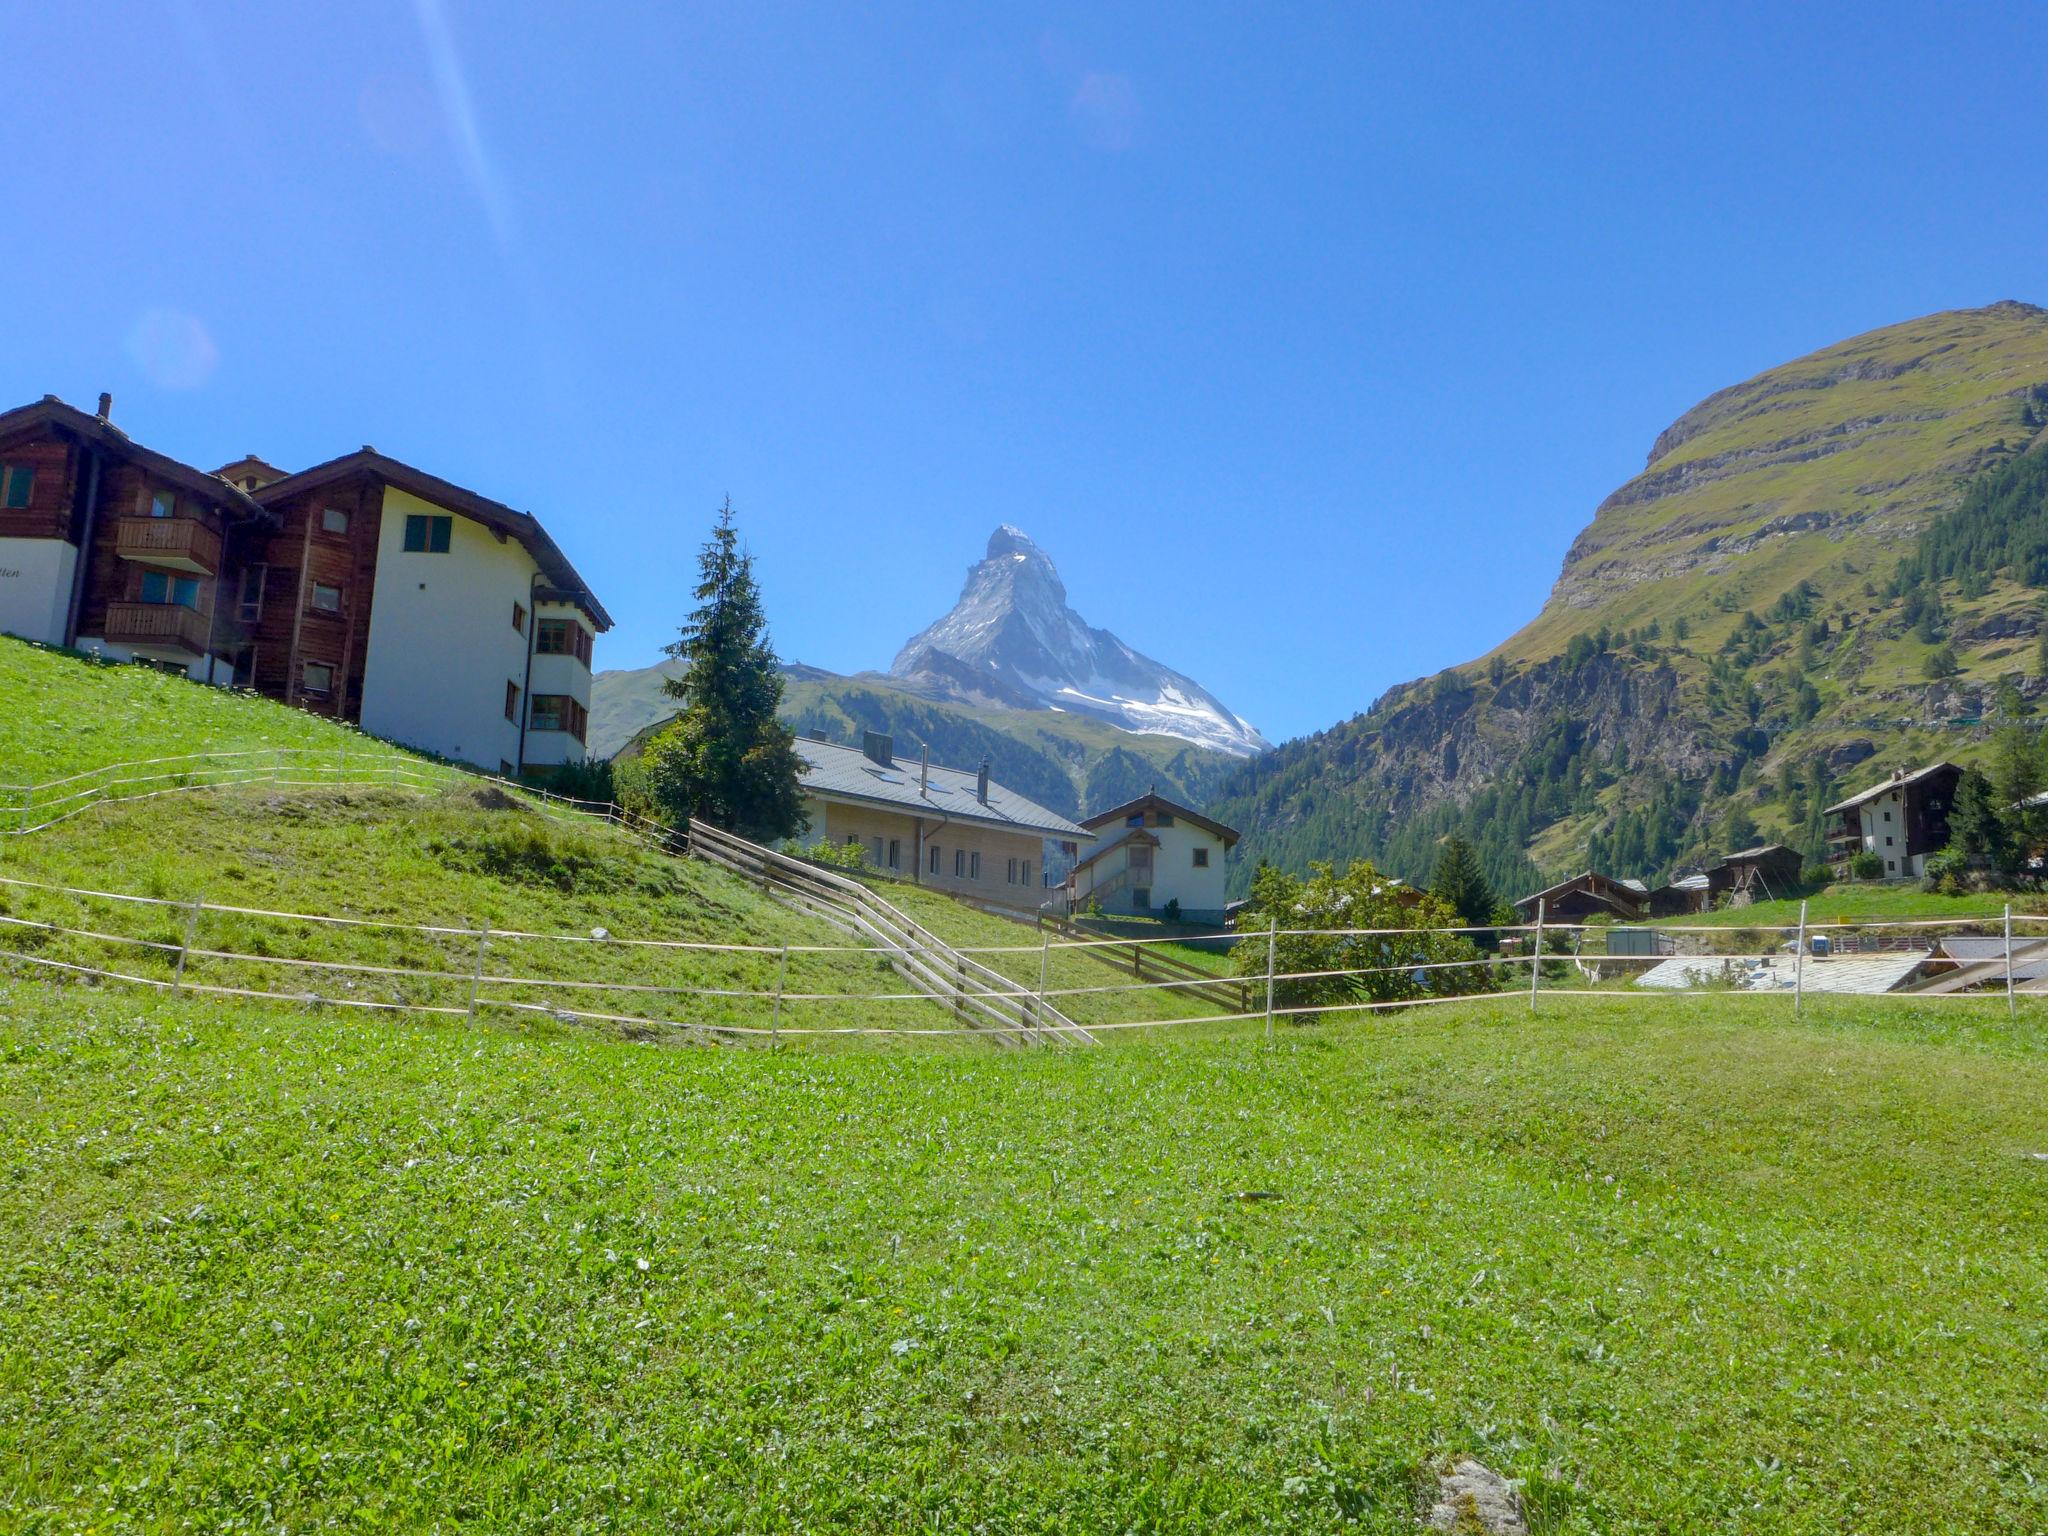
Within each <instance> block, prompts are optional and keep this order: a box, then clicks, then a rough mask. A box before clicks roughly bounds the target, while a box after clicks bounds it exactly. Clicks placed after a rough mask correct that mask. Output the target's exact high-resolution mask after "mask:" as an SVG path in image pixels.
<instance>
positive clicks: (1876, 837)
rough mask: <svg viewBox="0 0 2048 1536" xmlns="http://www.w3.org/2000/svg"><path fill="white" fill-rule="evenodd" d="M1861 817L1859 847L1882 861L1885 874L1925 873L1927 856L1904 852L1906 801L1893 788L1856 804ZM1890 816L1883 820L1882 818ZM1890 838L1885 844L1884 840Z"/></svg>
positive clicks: (1916, 874)
mask: <svg viewBox="0 0 2048 1536" xmlns="http://www.w3.org/2000/svg"><path fill="white" fill-rule="evenodd" d="M1858 814H1859V815H1860V817H1861V820H1862V832H1863V847H1864V849H1865V851H1867V852H1870V853H1874V854H1876V855H1877V856H1878V857H1879V858H1881V859H1883V860H1884V872H1885V873H1886V874H1887V875H1915V876H1918V875H1924V874H1926V873H1927V856H1926V855H1925V854H1924V853H1916V854H1913V855H1911V856H1908V855H1907V853H1906V801H1905V797H1904V795H1902V794H1901V793H1900V792H1899V791H1898V790H1896V789H1890V790H1886V791H1885V792H1884V793H1883V794H1881V795H1879V796H1877V797H1876V798H1875V799H1873V800H1867V801H1865V802H1864V803H1863V804H1862V805H1861V806H1860V807H1858ZM1887 816H1889V817H1890V818H1891V819H1890V820H1889V821H1887V820H1886V819H1885V818H1886V817H1887ZM1886 838H1890V839H1891V840H1892V842H1891V846H1890V847H1886V846H1885V841H1884V840H1885V839H1886Z"/></svg>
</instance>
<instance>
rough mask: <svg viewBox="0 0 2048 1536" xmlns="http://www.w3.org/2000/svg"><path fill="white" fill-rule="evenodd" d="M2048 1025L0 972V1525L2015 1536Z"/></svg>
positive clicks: (1851, 1009)
mask: <svg viewBox="0 0 2048 1536" xmlns="http://www.w3.org/2000/svg"><path fill="white" fill-rule="evenodd" d="M2041 1022H2042V1021H2041V1016H2040V1015H2039V1013H2038V1012H2036V1011H2035V1010H2034V1009H2033V1008H2032V1007H2029V1009H2028V1010H2027V1011H2026V1012H2025V1013H2024V1014H2023V1016H2022V1019H2021V1021H2020V1023H2019V1024H2018V1025H2017V1026H2012V1025H2008V1024H2007V1023H2006V1022H2005V1019H2004V1015H2003V1008H2002V1004H2001V1005H1991V1006H1989V1007H1986V1006H1980V1005H1977V1004H1971V1003H1964V1004H1949V1005H1943V1006H1939V1007H1936V1006H1930V1005H1913V1004H1907V1005H1903V1006H1883V1005H1878V1004H1873V1003H1864V1004H1859V1005H1849V1004H1846V1003H1841V1002H1833V1001H1829V1002H1810V1003H1809V1006H1808V1010H1807V1018H1806V1022H1805V1024H1804V1025H1803V1026H1801V1025H1799V1024H1795V1023H1794V1021H1793V1020H1792V1019H1791V1016H1790V1013H1789V1008H1788V1007H1786V1006H1779V1005H1777V1004H1774V1003H1771V1002H1766V1001H1756V1000H1752V1001H1751V1002H1750V1003H1748V1004H1747V1005H1746V1006H1744V1007H1742V1008H1741V1009H1740V1011H1737V1010H1735V1009H1733V1008H1729V1007H1727V1006H1726V1004H1725V1002H1719V1001H1717V1000H1714V999H1694V1000H1685V1001H1671V1002H1666V1003H1662V1004H1659V1005H1655V1006H1651V1005H1646V1004H1645V1003H1643V1002H1641V1001H1640V1000H1635V1001H1630V1002H1626V1003H1607V1002H1604V1001H1600V1002H1582V1003H1581V1002H1573V1003H1567V1002H1563V1001H1556V1000H1553V1001H1552V1002H1549V1003H1546V1004H1545V1005H1544V1008H1543V1011H1542V1012H1541V1013H1540V1014H1538V1015H1537V1016H1536V1017H1535V1018H1533V1019H1531V1018H1530V1017H1529V1016H1528V1015H1527V1014H1525V1013H1522V1012H1520V1011H1519V1010H1518V1009H1517V1008H1516V1007H1515V1006H1514V1005H1512V1004H1509V1003H1506V1002H1495V1003H1491V1004H1483V1005H1458V1006H1455V1007H1449V1008H1444V1009H1438V1010H1427V1011H1423V1012H1419V1013H1416V1014H1411V1015H1406V1016H1403V1017H1402V1018H1401V1019H1400V1021H1399V1022H1398V1023H1392V1022H1390V1021H1378V1022H1375V1023H1372V1024H1368V1025H1362V1026H1339V1025H1328V1024H1326V1025H1322V1026H1319V1027H1310V1028H1289V1029H1286V1030H1284V1031H1283V1034H1282V1040H1281V1043H1280V1045H1279V1047H1278V1048H1277V1049H1275V1050H1270V1051H1269V1050H1267V1049H1265V1048H1263V1047H1262V1046H1261V1045H1260V1044H1258V1043H1257V1041H1256V1038H1255V1037H1254V1038H1251V1039H1247V1038H1242V1037H1240V1038H1236V1039H1217V1038H1203V1037H1198V1036H1184V1035H1171V1036H1166V1037H1159V1036H1146V1037H1144V1038H1143V1039H1138V1038H1134V1037H1132V1036H1119V1037H1117V1038H1116V1039H1115V1040H1114V1041H1112V1042H1111V1043H1110V1044H1108V1045H1106V1046H1105V1047H1104V1048H1102V1049H1100V1050H1095V1051H1058V1052H1009V1053H1000V1054H997V1053H980V1054H976V1055H972V1056H953V1057H945V1056H939V1055H934V1054H931V1053H927V1052H923V1051H895V1052H887V1053H853V1054H841V1055H835V1056H818V1055H810V1054H783V1055H779V1056H778V1055H773V1054H769V1053H760V1052H731V1051H662V1050H651V1049H648V1048H646V1047H644V1046H640V1045H636V1044H633V1043H630V1042H624V1041H619V1040H615V1039H609V1038H605V1037H602V1036H598V1035H594V1034H591V1033H589V1032H586V1031H580V1030H557V1029H551V1028H548V1027H545V1026H539V1027H534V1028H529V1029H522V1030H503V1029H474V1030H472V1029H465V1028H462V1027H459V1026H448V1025H443V1024H440V1023H435V1022H431V1021H415V1020H411V1019H404V1018H399V1019H394V1020H392V1021H390V1022H388V1023H386V1024H384V1025H382V1026H380V1027H377V1028H365V1027H363V1025H362V1023H361V1021H360V1020H358V1019H356V1018H352V1017H344V1016H340V1015H338V1014H335V1013H333V1012H329V1011H313V1012H298V1011H294V1010H290V1009H285V1008H277V1007H270V1006H256V1005H242V1004H226V1005H222V1004H216V1003H213V1002H209V1001H205V1000H195V999H182V1000H181V999H173V998H166V997H156V996H150V997H141V996H137V995H135V994H132V993H127V992H111V991H97V990H90V989H79V988H52V987H47V986H42V985H38V984H34V983H31V982H23V981H5V980H0V1124H4V1126H5V1127H6V1134H5V1136H4V1137H0V1444H4V1445H5V1446H6V1447H7V1454H6V1455H5V1456H4V1457H0V1525H4V1526H6V1527H7V1528H9V1529H16V1530H31V1531H45V1530H47V1531H57V1530H85V1529H89V1528H90V1529H99V1530H150V1531H157V1530H164V1531H169V1530H178V1529H195V1530H232V1529H259V1528H260V1529H266V1530H274V1529H288V1530H296V1529H307V1528H316V1527H318V1528H336V1529H349V1530H372V1529H374V1530H379V1531H409V1530H430V1529H434V1530H448V1529H455V1528H468V1529H488V1530H492V1531H506V1532H516V1531H549V1532H556V1531H597V1530H647V1531H655V1530H661V1531H667V1530H692V1531H699V1530H703V1531H719V1530H725V1531H739V1530H746V1531H760V1530H824V1529H831V1530H846V1531H855V1532H890V1533H894V1532H900V1531H906V1530H943V1531H969V1530H976V1529H983V1530H990V1531H998V1530H999V1531H1004V1532H1039V1531H1044V1532H1053V1531H1059V1532H1078V1531H1098V1530H1107V1531H1126V1530H1140V1531H1147V1532H1178V1531H1187V1532H1196V1531H1200V1532H1212V1531H1226V1530H1229V1531H1235V1530H1253V1529H1260V1530H1296V1531H1327V1530H1334V1529H1356V1530H1364V1531H1382V1532H1395V1531H1409V1530H1413V1529H1415V1528H1416V1525H1415V1514H1414V1509H1415V1503H1414V1501H1415V1497H1416V1491H1417V1489H1418V1487H1419V1486H1421V1485H1422V1484H1424V1483H1425V1482H1426V1481H1427V1479H1428V1474H1429V1469H1430V1468H1431V1467H1432V1466H1433V1465H1435V1464H1436V1463H1437V1462H1438V1461H1439V1460H1440V1459H1441V1458H1444V1457H1446V1456H1453V1455H1465V1454H1473V1455H1477V1456H1480V1457H1481V1458H1483V1459H1484V1460H1485V1461H1487V1462H1488V1463H1490V1464H1492V1465H1493V1466H1495V1467H1497V1468H1498V1469H1499V1470H1501V1471H1502V1472H1504V1473H1506V1474H1509V1475H1511V1476H1515V1477H1519V1478H1523V1479H1526V1480H1527V1498H1528V1502H1529V1505H1530V1508H1531V1512H1532V1517H1533V1526H1534V1528H1535V1529H1537V1530H1539V1531H1543V1532H1546V1533H1552V1536H1555V1533H1595V1532H1597V1533H1601V1536H1622V1533H1650V1532H1667V1531H1709V1530H1713V1531H1723V1530H1741V1531H1744V1532H1751V1533H1771V1532H1817V1531H1835V1530H1869V1531H1888V1532H1945V1531H1960V1530H1970V1531H2011V1532H2023V1531H2033V1530H2037V1529H2039V1528H2040V1527H2041V1525H2042V1523H2043V1520H2044V1517H2048V1503H2044V1499H2048V1495H2044V1492H2043V1490H2044V1488H2048V1399H2044V1393H2043V1383H2044V1373H2043V1366H2042V1363H2041V1362H2042V1353H2043V1349H2044V1346H2048V1337H2044V1335H2043V1331H2042V1324H2041V1319H2042V1318H2043V1316H2044V1315H2048V1278H2044V1277H2048V1268H2044V1266H2043V1263H2042V1251H2041V1237H2040V1234H2041V1233H2042V1232H2043V1231H2044V1230H2048V1162H2043V1161H2042V1160H2040V1159H2039V1157H2038V1156H2037V1154H2038V1153H2040V1152H2042V1151H2048V1131H2044V1126H2043V1121H2042V1115H2041V1106H2042V1105H2043V1104H2044V1103H2048V1062H2044V1059H2043V1051H2042V1029H2041ZM1253 1193H1256V1194H1257V1195H1259V1196H1260V1198H1257V1199H1250V1198H1246V1196H1248V1195H1250V1194H1253Z"/></svg>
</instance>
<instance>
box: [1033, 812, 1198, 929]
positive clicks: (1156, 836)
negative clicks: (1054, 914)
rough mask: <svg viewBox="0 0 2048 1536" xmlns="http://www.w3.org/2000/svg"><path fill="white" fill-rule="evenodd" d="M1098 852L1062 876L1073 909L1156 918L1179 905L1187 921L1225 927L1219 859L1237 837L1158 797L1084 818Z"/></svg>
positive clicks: (1086, 857) (1196, 813)
mask: <svg viewBox="0 0 2048 1536" xmlns="http://www.w3.org/2000/svg"><path fill="white" fill-rule="evenodd" d="M1081 825H1082V826H1083V827H1085V828H1087V830H1088V831H1090V832H1092V833H1094V834H1095V837H1096V839H1097V841H1096V846H1095V847H1094V848H1093V849H1091V850H1090V851H1089V852H1088V854H1087V855H1086V856H1085V857H1083V858H1082V859H1081V860H1080V862H1079V863H1077V864H1076V865H1075V866H1074V868H1073V871H1072V872H1071V873H1070V874H1069V875H1068V876H1067V888H1066V896H1067V901H1068V904H1069V907H1070V909H1074V910H1078V909H1080V908H1082V907H1086V906H1088V905H1089V903H1091V902H1096V903H1099V904H1100V905H1101V907H1102V910H1103V911H1105V912H1115V913H1123V914H1142V915H1147V916H1155V915H1157V914H1159V913H1161V912H1164V911H1165V910H1166V906H1167V903H1169V902H1177V903H1178V904H1179V907H1178V910H1179V912H1180V915H1181V917H1182V918H1183V919H1184V920H1185V921H1187V922H1191V923H1221V922H1222V921H1223V910H1224V899H1225V898H1224V894H1223V857H1224V855H1225V854H1227V853H1228V852H1229V851H1230V850H1231V849H1232V848H1233V847H1235V846H1236V844H1237V832H1236V830H1235V829H1234V828H1231V827H1226V826H1224V825H1223V823H1221V822H1220V821H1211V820H1210V819H1209V818H1208V817H1206V816H1204V815H1203V814H1202V813H1201V812H1200V811H1196V810H1192V809H1190V808H1189V807H1187V806H1185V805H1177V804H1175V803H1174V802H1173V801H1171V800H1168V799H1166V798H1165V797H1163V796H1162V795H1160V794H1159V793H1158V792H1157V791H1150V792H1147V793H1146V794H1143V795H1140V796H1139V797H1138V798H1137V799H1135V800H1133V801H1131V802H1130V803H1129V804H1127V805H1119V806H1117V807H1116V808H1115V809H1114V810H1108V811H1103V812H1100V813H1099V814H1097V815H1094V816H1088V817H1084V818H1082V821H1081Z"/></svg>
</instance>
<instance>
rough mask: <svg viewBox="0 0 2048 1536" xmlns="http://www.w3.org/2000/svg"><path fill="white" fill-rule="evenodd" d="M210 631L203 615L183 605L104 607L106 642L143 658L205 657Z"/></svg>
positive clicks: (206, 619)
mask: <svg viewBox="0 0 2048 1536" xmlns="http://www.w3.org/2000/svg"><path fill="white" fill-rule="evenodd" d="M209 627H210V621H209V620H208V618H207V616H206V615H205V614H203V613H200V612H198V611H197V610H195V609H191V608H187V607H186V606H185V605H184V604H183V603H109V604H107V635H106V638H107V640H108V642H109V643H110V644H113V645H125V646H127V647H128V648H129V649H130V650H132V651H141V652H143V653H144V654H145V655H152V656H182V657H187V658H192V659H196V658H198V657H200V656H204V655H205V654H206V640H207V631H208V629H209Z"/></svg>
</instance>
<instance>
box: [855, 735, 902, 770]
mask: <svg viewBox="0 0 2048 1536" xmlns="http://www.w3.org/2000/svg"><path fill="white" fill-rule="evenodd" d="M860 750H861V754H862V755H863V756H864V757H866V758H867V760H868V761H869V762H871V763H876V764H879V765H880V766H881V767H884V768H892V767H894V766H895V764H896V743H895V742H894V741H892V740H891V739H890V738H889V737H887V736H884V735H883V734H882V733H881V732H880V731H863V732H861V737H860Z"/></svg>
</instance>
